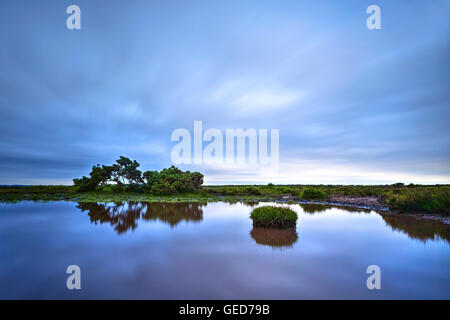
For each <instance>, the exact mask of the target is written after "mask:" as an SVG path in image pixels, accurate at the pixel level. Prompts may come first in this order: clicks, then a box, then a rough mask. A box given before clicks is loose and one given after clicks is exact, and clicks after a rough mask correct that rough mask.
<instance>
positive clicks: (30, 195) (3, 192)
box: [0, 184, 450, 215]
mask: <svg viewBox="0 0 450 320" xmlns="http://www.w3.org/2000/svg"><path fill="white" fill-rule="evenodd" d="M286 195H288V196H290V197H291V199H290V200H291V201H292V199H297V200H298V199H308V200H311V199H313V200H314V199H317V200H324V201H326V200H327V199H328V198H329V197H330V196H333V195H344V196H376V197H379V198H380V199H381V201H382V202H384V203H385V204H386V205H387V206H389V208H390V209H391V210H396V211H405V212H418V213H439V214H446V215H448V214H450V185H430V186H424V185H403V184H395V185H372V186H361V185H314V186H311V185H273V184H268V185H238V186H236V185H223V186H203V187H202V188H201V191H199V192H198V193H195V194H178V195H174V196H155V195H152V194H149V193H132V192H125V193H110V192H101V191H93V192H85V193H79V192H76V191H75V188H74V187H71V186H32V187H0V202H17V201H22V200H33V201H57V200H66V201H78V202H90V201H97V202H108V201H126V200H130V201H171V202H172V201H173V202H176V201H180V202H183V201H209V202H211V201H230V202H237V201H276V200H278V199H280V198H281V197H282V196H286Z"/></svg>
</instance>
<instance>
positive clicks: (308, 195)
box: [300, 187, 326, 200]
mask: <svg viewBox="0 0 450 320" xmlns="http://www.w3.org/2000/svg"><path fill="white" fill-rule="evenodd" d="M325 198H326V195H325V192H323V191H322V190H320V189H316V188H312V187H306V188H304V189H303V190H302V192H300V199H305V200H312V199H316V200H323V199H325Z"/></svg>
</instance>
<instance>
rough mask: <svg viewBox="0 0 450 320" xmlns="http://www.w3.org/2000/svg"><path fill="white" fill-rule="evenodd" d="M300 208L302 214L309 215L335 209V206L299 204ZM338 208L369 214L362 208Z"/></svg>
mask: <svg viewBox="0 0 450 320" xmlns="http://www.w3.org/2000/svg"><path fill="white" fill-rule="evenodd" d="M300 207H301V208H302V209H303V212H305V213H310V214H315V213H321V212H324V211H326V210H328V209H332V208H336V207H335V206H331V205H328V204H316V203H301V204H300ZM339 208H340V209H342V210H344V211H348V212H366V213H369V212H370V210H367V209H362V208H352V207H339Z"/></svg>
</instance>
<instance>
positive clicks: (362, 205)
mask: <svg viewBox="0 0 450 320" xmlns="http://www.w3.org/2000/svg"><path fill="white" fill-rule="evenodd" d="M21 201H34V202H51V201H68V202H79V203H87V202H99V203H106V202H124V201H133V202H180V203H183V202H186V203H189V202H229V203H235V202H243V203H259V202H264V203H269V202H272V203H277V204H300V205H302V204H303V205H323V206H332V207H343V208H351V209H360V210H370V211H376V212H379V213H381V214H399V215H408V216H412V217H415V218H416V219H420V220H423V219H426V220H436V221H440V222H443V223H445V224H450V216H448V215H446V214H445V213H442V214H440V213H426V212H412V211H400V210H392V209H390V208H389V207H388V206H387V205H386V204H385V203H384V202H383V199H382V198H381V197H379V196H355V195H351V196H344V195H332V196H330V197H329V198H328V199H327V200H304V199H300V198H299V197H297V196H292V195H289V194H284V195H278V196H268V195H266V196H255V195H246V196H238V195H235V196H230V195H220V194H217V195H211V194H202V193H198V194H179V195H173V196H156V195H151V194H142V193H104V192H86V193H73V192H57V193H53V194H49V193H20V194H17V193H8V192H6V193H5V192H4V193H1V194H0V203H5V204H6V203H18V202H21Z"/></svg>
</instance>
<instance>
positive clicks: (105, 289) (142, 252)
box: [0, 202, 450, 299]
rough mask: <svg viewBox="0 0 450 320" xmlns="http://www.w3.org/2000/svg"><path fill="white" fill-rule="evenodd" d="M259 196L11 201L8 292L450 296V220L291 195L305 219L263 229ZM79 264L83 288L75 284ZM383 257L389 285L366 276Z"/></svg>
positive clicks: (6, 218) (3, 254) (5, 215)
mask: <svg viewBox="0 0 450 320" xmlns="http://www.w3.org/2000/svg"><path fill="white" fill-rule="evenodd" d="M259 205H262V204H259ZM252 206H255V204H252V205H250V204H242V203H236V204H228V203H208V204H206V203H137V202H129V203H126V202H120V203H108V204H98V203H80V204H77V203H73V202H49V203H35V202H21V203H17V204H1V205H0V243H1V244H0V298H2V299H16V298H20V299H22V298H25V299H49V298H56V299H80V298H88V299H91V298H99V299H109V298H117V299H399V298H401V299H413V298H420V299H449V298H450V274H449V270H450V268H449V267H450V243H449V241H450V227H449V226H448V225H445V224H442V223H440V222H436V221H432V220H430V221H418V220H417V219H416V218H414V217H409V216H400V215H386V214H384V215H381V214H378V213H376V212H373V211H360V210H348V209H343V208H336V207H329V206H320V205H291V206H290V207H291V208H293V209H294V210H296V211H297V212H298V214H299V220H298V223H297V230H296V231H292V230H285V231H283V230H281V231H280V230H270V229H262V228H255V229H253V227H252V223H251V220H250V219H249V218H248V217H249V214H250V211H251V210H252ZM73 264H75V265H78V266H80V268H81V287H82V288H81V290H68V289H67V287H66V279H67V277H68V275H67V274H66V272H65V271H66V268H67V266H69V265H73ZM373 264H375V265H378V266H379V267H380V268H381V290H368V289H367V286H366V279H367V277H368V276H369V275H368V274H366V268H367V267H368V266H369V265H373Z"/></svg>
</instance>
